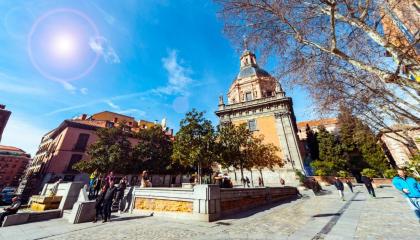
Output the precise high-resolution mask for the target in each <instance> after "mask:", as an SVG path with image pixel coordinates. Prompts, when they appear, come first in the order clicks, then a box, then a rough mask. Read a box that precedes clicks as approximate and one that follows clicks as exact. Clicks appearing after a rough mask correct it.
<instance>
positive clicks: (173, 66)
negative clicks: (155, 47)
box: [156, 50, 193, 95]
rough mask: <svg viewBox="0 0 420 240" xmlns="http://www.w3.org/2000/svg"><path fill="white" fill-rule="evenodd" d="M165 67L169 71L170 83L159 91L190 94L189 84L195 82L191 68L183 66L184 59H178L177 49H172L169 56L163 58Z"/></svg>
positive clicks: (158, 90)
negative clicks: (191, 75)
mask: <svg viewBox="0 0 420 240" xmlns="http://www.w3.org/2000/svg"><path fill="white" fill-rule="evenodd" d="M162 63H163V67H164V68H165V70H166V71H167V72H168V84H167V86H165V87H161V88H158V89H156V91H157V92H158V93H164V94H169V95H170V94H181V95H189V92H188V89H187V88H188V86H189V85H190V84H191V83H192V82H193V80H192V79H191V77H190V74H191V72H192V71H191V69H190V68H188V67H186V66H183V65H182V64H183V60H182V59H178V56H177V51H176V50H171V51H169V54H168V56H167V57H164V58H162Z"/></svg>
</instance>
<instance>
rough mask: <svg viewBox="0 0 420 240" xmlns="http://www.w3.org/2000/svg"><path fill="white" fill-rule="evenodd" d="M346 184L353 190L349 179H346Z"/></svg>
mask: <svg viewBox="0 0 420 240" xmlns="http://www.w3.org/2000/svg"><path fill="white" fill-rule="evenodd" d="M346 184H347V186H348V187H349V188H350V191H351V192H353V183H351V181H350V180H349V179H346Z"/></svg>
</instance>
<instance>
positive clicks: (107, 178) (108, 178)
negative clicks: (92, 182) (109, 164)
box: [105, 171, 115, 187]
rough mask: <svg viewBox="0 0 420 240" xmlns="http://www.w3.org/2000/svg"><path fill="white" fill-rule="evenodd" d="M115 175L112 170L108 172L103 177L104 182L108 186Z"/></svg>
mask: <svg viewBox="0 0 420 240" xmlns="http://www.w3.org/2000/svg"><path fill="white" fill-rule="evenodd" d="M114 179H115V176H114V172H112V171H111V172H109V174H108V175H107V176H106V177H105V184H107V185H108V187H110V186H111V181H112V182H114Z"/></svg>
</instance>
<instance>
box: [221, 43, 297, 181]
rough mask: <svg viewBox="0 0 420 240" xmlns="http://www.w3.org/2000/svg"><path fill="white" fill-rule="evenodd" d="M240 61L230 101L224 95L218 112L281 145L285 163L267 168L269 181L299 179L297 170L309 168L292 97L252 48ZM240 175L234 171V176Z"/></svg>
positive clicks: (267, 141)
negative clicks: (296, 175) (304, 155)
mask: <svg viewBox="0 0 420 240" xmlns="http://www.w3.org/2000/svg"><path fill="white" fill-rule="evenodd" d="M240 62H241V67H240V72H239V74H238V76H237V78H236V79H235V80H234V81H233V83H232V85H231V86H230V88H229V92H228V94H227V96H228V103H227V104H225V103H224V100H223V97H222V96H221V97H220V99H219V108H218V111H216V115H217V116H218V117H219V119H220V122H227V121H230V122H232V123H233V124H242V123H246V124H247V126H248V128H249V129H250V130H251V131H253V132H254V134H255V135H262V136H263V137H264V141H265V142H266V143H272V144H274V145H276V146H278V147H279V149H280V151H279V152H278V155H279V156H280V157H281V158H282V159H283V160H284V163H285V165H284V167H283V168H276V169H275V171H274V172H272V171H270V170H268V169H267V170H264V171H263V173H262V175H263V179H264V182H265V184H266V185H278V184H279V180H280V178H283V179H285V180H286V181H287V182H288V183H291V182H296V177H295V174H294V170H300V171H303V172H305V171H304V166H303V162H302V155H301V152H300V146H299V145H300V143H299V139H298V137H297V126H296V119H295V115H294V111H293V102H292V99H291V98H290V97H287V96H286V93H285V92H284V91H283V89H282V88H281V85H280V83H279V82H278V81H277V80H276V79H275V78H274V77H272V76H271V75H270V74H268V73H267V72H266V71H265V70H263V69H261V68H259V66H258V65H257V62H256V57H255V55H254V54H253V53H252V52H250V51H248V50H245V51H244V53H243V54H242V56H241V59H240ZM250 175H252V176H256V179H258V177H259V176H260V173H259V172H258V171H253V173H250ZM236 176H237V174H235V176H233V175H232V177H233V179H237V177H236ZM252 176H251V177H252Z"/></svg>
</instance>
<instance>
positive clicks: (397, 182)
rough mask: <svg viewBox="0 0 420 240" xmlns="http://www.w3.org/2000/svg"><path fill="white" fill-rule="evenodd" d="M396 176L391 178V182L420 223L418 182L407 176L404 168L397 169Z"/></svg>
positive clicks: (419, 186)
mask: <svg viewBox="0 0 420 240" xmlns="http://www.w3.org/2000/svg"><path fill="white" fill-rule="evenodd" d="M397 173H398V176H396V177H394V178H393V179H392V184H393V185H394V187H395V188H396V189H398V190H399V191H401V193H402V194H403V195H404V197H405V198H406V199H407V202H408V204H409V206H410V208H411V209H413V211H414V213H415V214H416V216H417V219H418V220H419V223H420V183H419V182H417V181H416V179H414V178H412V177H409V176H407V173H406V171H405V170H404V169H398V170H397Z"/></svg>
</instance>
